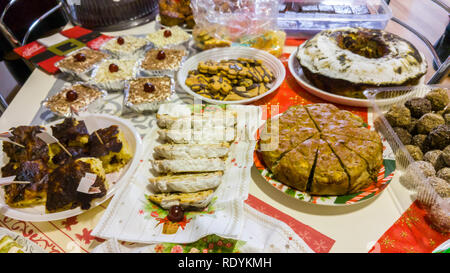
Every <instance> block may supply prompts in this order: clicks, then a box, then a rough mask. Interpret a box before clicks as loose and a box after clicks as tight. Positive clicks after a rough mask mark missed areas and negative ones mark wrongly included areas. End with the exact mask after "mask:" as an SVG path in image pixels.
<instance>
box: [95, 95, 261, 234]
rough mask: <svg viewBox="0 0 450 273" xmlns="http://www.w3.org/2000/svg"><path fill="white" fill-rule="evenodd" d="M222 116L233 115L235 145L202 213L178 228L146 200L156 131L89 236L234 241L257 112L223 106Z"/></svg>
mask: <svg viewBox="0 0 450 273" xmlns="http://www.w3.org/2000/svg"><path fill="white" fill-rule="evenodd" d="M172 106H173V107H179V106H177V105H176V104H173V105H172ZM227 110H232V111H235V112H236V113H237V119H236V120H237V124H236V139H235V140H234V142H233V143H231V146H230V152H229V154H228V157H227V160H226V166H227V167H226V168H225V172H224V175H223V178H222V182H221V184H220V185H219V187H218V188H217V189H216V190H215V192H214V197H213V199H212V201H211V203H210V204H209V206H208V207H207V208H206V209H204V210H202V211H195V212H193V211H189V212H186V213H185V217H184V219H183V220H182V221H181V222H171V221H169V220H168V218H167V215H168V211H167V210H164V209H162V208H161V207H159V206H158V205H156V204H154V203H152V202H150V201H149V200H148V198H147V196H148V195H149V194H151V193H152V191H151V188H150V187H149V182H148V179H149V178H150V177H153V174H152V172H151V171H150V170H151V168H152V166H151V163H150V159H152V158H153V150H154V147H155V146H157V145H159V144H160V143H159V141H158V132H157V130H158V128H153V129H152V130H151V132H149V134H148V135H147V136H146V139H145V140H144V145H146V147H147V148H146V151H145V152H144V154H145V156H144V158H143V160H141V161H142V162H141V163H140V166H139V167H138V170H137V171H136V173H135V175H134V177H133V178H132V180H131V182H130V183H129V184H128V185H126V186H125V187H123V189H122V190H121V191H120V192H118V193H117V194H116V195H115V196H114V198H113V199H112V201H111V203H110V204H109V206H108V209H107V210H106V211H105V213H104V215H103V217H102V219H101V220H100V222H99V223H98V224H97V226H96V227H95V229H94V230H93V232H92V234H93V235H94V236H97V237H100V238H105V239H117V240H122V241H127V242H134V243H158V242H168V243H192V242H195V241H197V240H199V239H200V238H203V237H205V236H207V235H211V234H216V235H218V236H222V237H226V238H231V239H237V238H238V236H239V234H240V233H241V231H242V227H243V219H244V200H246V199H247V197H248V188H249V183H250V179H251V177H250V176H251V174H250V169H251V167H252V165H253V151H254V149H255V145H256V140H255V136H256V131H257V129H258V128H259V126H260V125H261V124H262V118H261V117H262V111H261V108H260V107H257V106H244V105H232V106H227ZM205 111H206V110H205Z"/></svg>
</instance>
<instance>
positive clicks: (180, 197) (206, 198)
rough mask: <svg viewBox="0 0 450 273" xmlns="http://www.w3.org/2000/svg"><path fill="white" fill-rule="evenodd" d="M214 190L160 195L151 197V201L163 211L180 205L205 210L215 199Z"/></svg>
mask: <svg viewBox="0 0 450 273" xmlns="http://www.w3.org/2000/svg"><path fill="white" fill-rule="evenodd" d="M213 193H214V191H213V190H206V191H200V192H195V193H159V194H154V195H149V196H148V199H150V201H152V202H154V203H156V204H158V205H160V206H161V207H162V208H163V209H170V207H172V206H175V205H179V206H181V207H183V208H184V209H186V208H198V209H203V208H206V207H207V206H208V204H209V203H210V202H211V200H212V198H213Z"/></svg>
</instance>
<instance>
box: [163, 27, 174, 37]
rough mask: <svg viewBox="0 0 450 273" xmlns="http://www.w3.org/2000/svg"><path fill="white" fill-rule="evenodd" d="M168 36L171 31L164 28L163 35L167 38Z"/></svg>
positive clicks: (170, 34)
mask: <svg viewBox="0 0 450 273" xmlns="http://www.w3.org/2000/svg"><path fill="white" fill-rule="evenodd" d="M170 36H172V31H170V30H168V29H166V30H165V31H164V37H166V38H169V37H170Z"/></svg>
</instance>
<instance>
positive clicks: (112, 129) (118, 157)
mask: <svg viewBox="0 0 450 273" xmlns="http://www.w3.org/2000/svg"><path fill="white" fill-rule="evenodd" d="M88 145H89V154H90V155H91V156H93V157H97V158H99V159H100V160H101V161H102V163H103V168H104V169H105V172H106V173H112V172H115V171H118V170H119V169H121V168H122V167H124V166H125V165H126V164H127V163H128V162H129V161H130V160H131V159H132V158H133V154H132V151H131V148H130V146H129V144H128V142H127V140H126V138H125V136H124V135H123V133H122V131H121V130H120V128H119V126H117V125H111V126H109V127H108V128H103V129H99V130H97V131H96V134H95V133H92V134H91V135H90V136H89V143H88Z"/></svg>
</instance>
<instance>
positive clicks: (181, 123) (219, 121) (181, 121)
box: [156, 111, 237, 130]
mask: <svg viewBox="0 0 450 273" xmlns="http://www.w3.org/2000/svg"><path fill="white" fill-rule="evenodd" d="M236 116H237V113H236V112H235V111H222V112H217V113H205V114H199V115H197V114H195V115H190V116H182V117H172V116H169V115H160V114H157V115H156V121H157V124H158V126H159V127H160V128H164V129H172V130H180V129H188V128H194V129H195V130H201V129H202V128H211V127H234V126H235V125H236V122H237V120H236Z"/></svg>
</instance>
